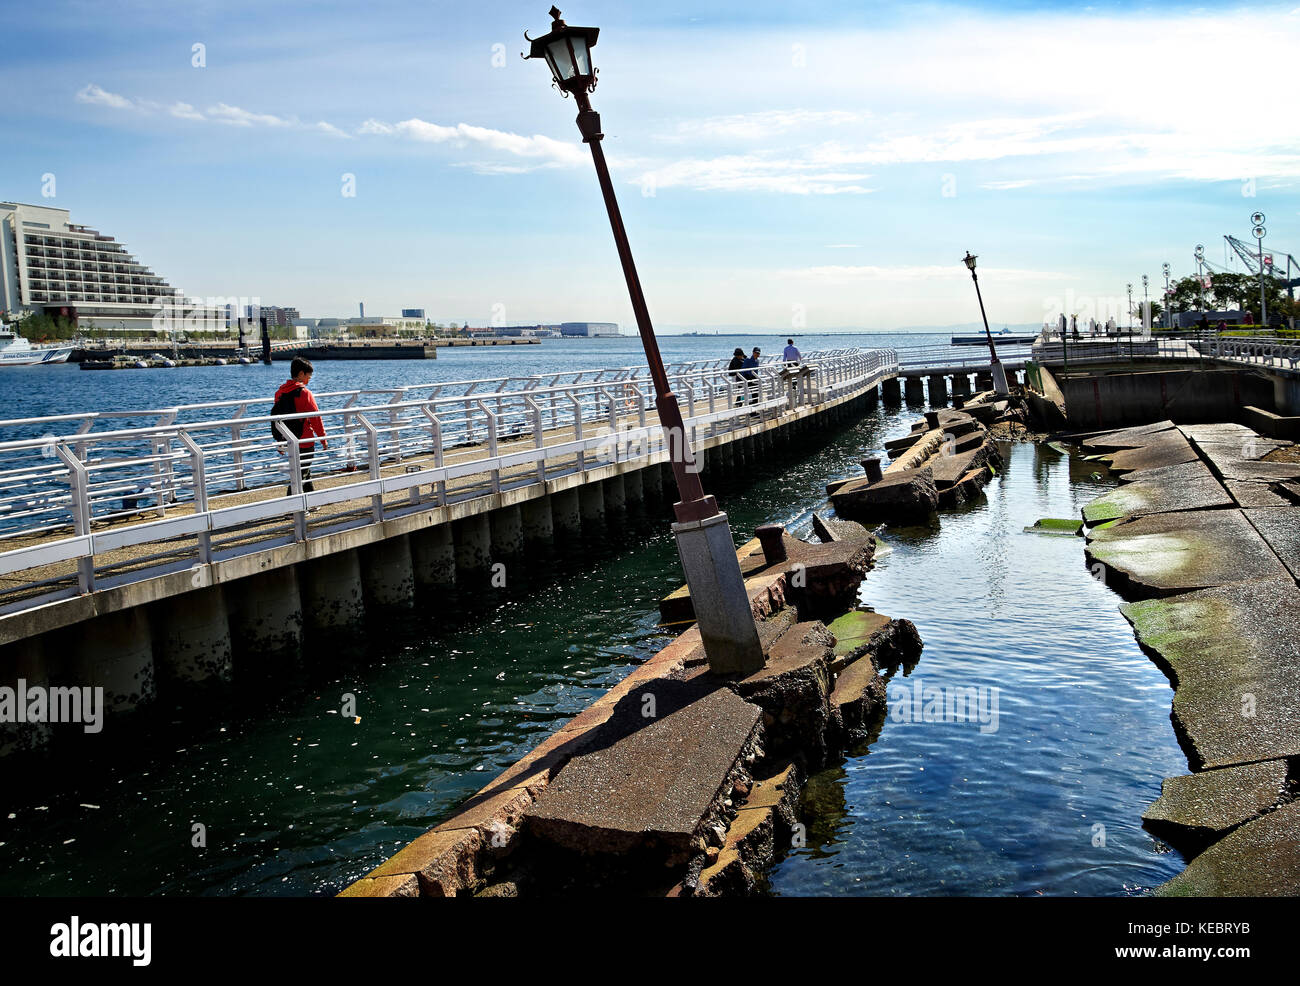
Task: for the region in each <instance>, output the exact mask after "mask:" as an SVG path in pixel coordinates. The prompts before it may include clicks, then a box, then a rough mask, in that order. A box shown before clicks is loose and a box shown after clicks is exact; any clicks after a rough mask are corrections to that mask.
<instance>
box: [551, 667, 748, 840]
mask: <svg viewBox="0 0 1300 986" xmlns="http://www.w3.org/2000/svg"><path fill="white" fill-rule="evenodd" d="M761 719H762V710H761V709H759V708H758V706H756V705H753V704H751V703H749V702H746V701H745V700H744V699H742V698H740V697H739V696H738V695H737V694H736V693H735V692H733V691H732V690H731V689H729V688H727V687H726V685H724V684H722V683H721V682H719V681H718V680H717V679H714V678H711V677H709V676H707V675H697V676H695V677H694V678H693V679H687V680H671V679H661V680H659V681H651V682H647V683H646V684H644V685H642V686H641V687H639V688H636V689H634V690H633V691H631V692H630V693H629V694H628V695H627V696H626V697H624V698H623V699H622V700H621V701H620V702H619V703H618V706H617V707H616V708H615V710H614V713H613V715H612V716H610V718H609V719H608V720H607V721H606V722H605V723H604V724H603V725H602V726H601V727H600V728H599V729H597V730H596V731H595V733H594V734H593V735H592V737H591V742H590V745H589V746H588V748H587V750H586V751H585V752H583V753H581V754H579V755H578V756H575V757H574V758H573V759H572V760H570V761H569V763H568V764H566V765H565V766H564V768H563V769H562V770H561V771H560V772H559V774H558V775H557V776H556V777H555V778H554V780H552V781H551V783H550V784H549V785H547V787H546V789H545V791H543V793H542V796H541V797H540V798H539V799H538V801H537V802H536V803H535V804H533V805H532V807H530V808H529V809H528V811H527V812H526V813H525V819H526V824H527V825H528V828H529V830H530V831H531V832H532V833H533V834H534V835H536V836H537V837H538V838H540V839H543V840H545V841H546V842H549V843H551V844H553V845H556V846H559V847H561V848H563V849H567V850H571V851H574V852H580V853H585V854H591V853H619V854H623V853H630V852H633V851H653V852H657V853H660V854H662V855H663V856H664V857H665V863H668V862H670V861H671V862H685V860H686V858H687V857H688V856H689V854H690V851H691V848H692V843H693V842H694V841H695V840H696V839H697V838H703V837H704V832H705V829H706V828H707V827H709V826H710V825H711V824H712V823H713V822H715V821H716V820H717V819H718V817H719V815H720V811H721V808H722V804H721V802H722V800H723V799H724V798H725V797H726V795H727V794H728V793H729V792H730V790H731V785H730V781H729V779H730V778H731V777H732V776H733V774H735V775H739V774H740V773H741V772H742V771H743V769H744V766H745V758H746V756H747V755H748V756H749V759H750V760H751V761H752V759H753V747H754V746H755V743H756V739H757V737H756V732H757V729H758V726H759V723H760V721H761Z"/></svg>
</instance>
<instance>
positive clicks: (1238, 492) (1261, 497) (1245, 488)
mask: <svg viewBox="0 0 1300 986" xmlns="http://www.w3.org/2000/svg"><path fill="white" fill-rule="evenodd" d="M1276 485H1278V484H1274V483H1252V482H1248V481H1245V480H1240V479H1228V480H1224V483H1223V486H1224V488H1225V489H1226V490H1227V491H1228V495H1229V496H1231V497H1232V499H1233V500H1235V501H1236V503H1237V506H1239V507H1289V506H1292V505H1293V504H1294V502H1295V501H1293V500H1292V499H1291V498H1290V497H1286V496H1283V495H1282V494H1281V493H1278V492H1277V490H1276V489H1275V486H1276Z"/></svg>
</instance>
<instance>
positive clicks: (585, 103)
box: [524, 7, 765, 674]
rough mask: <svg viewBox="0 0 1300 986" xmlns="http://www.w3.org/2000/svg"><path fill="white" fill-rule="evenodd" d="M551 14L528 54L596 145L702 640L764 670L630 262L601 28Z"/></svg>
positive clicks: (711, 654)
mask: <svg viewBox="0 0 1300 986" xmlns="http://www.w3.org/2000/svg"><path fill="white" fill-rule="evenodd" d="M550 15H551V29H550V31H549V32H547V33H546V34H544V35H542V37H540V38H537V39H536V40H534V39H533V38H529V37H528V33H527V32H526V31H525V32H524V37H525V38H526V39H527V40H528V41H529V42H531V44H532V48H531V50H530V51H529V53H528V54H527V55H524V57H525V58H543V59H545V60H546V64H547V66H548V67H549V68H550V70H551V78H552V81H553V83H554V84H555V86H556V88H558V89H559V90H560V93H561V95H563V96H565V97H566V98H567V97H568V96H570V95H572V96H573V98H574V101H575V102H576V103H577V105H578V117H577V124H578V132H579V133H581V134H582V140H583V143H585V144H587V145H588V146H590V147H591V158H592V162H593V163H594V164H595V166H596V178H597V180H598V181H599V182H600V190H601V194H602V195H603V196H604V199H605V210H606V211H607V212H608V213H609V224H610V226H611V228H612V229H613V233H614V245H615V247H616V248H617V250H618V258H619V261H620V263H621V264H622V266H623V277H624V279H625V280H626V281H627V290H628V295H629V297H630V299H631V302H632V312H633V314H634V315H635V317H636V326H637V331H638V332H639V333H640V335H641V345H642V346H643V347H644V349H645V355H646V362H647V363H648V364H649V366H650V378H651V380H652V381H653V383H654V388H655V408H656V410H657V411H658V412H659V424H660V426H661V427H662V428H663V431H664V436H665V439H666V441H667V445H668V454H669V459H670V460H671V462H672V468H673V476H674V477H675V478H676V480H677V491H678V494H679V495H680V497H681V499H680V500H679V501H678V502H677V503H675V504H673V511H674V513H675V514H676V517H677V522H676V523H675V524H673V534H674V536H675V537H676V539H677V552H678V555H679V556H680V557H681V561H682V569H683V570H684V572H685V573H686V584H687V586H688V587H689V589H690V592H691V599H692V600H693V601H694V604H695V619H696V623H697V624H698V625H699V628H700V637H701V638H702V640H703V642H704V652H705V655H706V656H707V657H708V660H709V667H710V669H711V670H713V671H715V672H717V673H720V674H726V673H735V672H749V671H756V670H758V669H759V668H761V667H763V665H764V663H765V658H764V656H763V648H762V645H761V644H760V643H759V639H758V630H757V628H756V627H755V625H754V616H753V610H752V607H751V603H750V601H749V596H748V593H747V592H746V590H745V580H744V577H743V576H742V575H741V572H740V563H739V562H738V561H737V560H736V547H735V542H734V541H733V540H732V537H731V528H730V526H729V525H728V523H727V515H726V514H725V513H723V512H722V511H720V510H719V509H718V503H717V501H716V500H715V499H714V498H713V497H711V496H707V495H706V494H705V492H704V487H703V485H702V484H701V482H700V464H699V463H698V462H697V461H696V459H695V455H694V453H693V451H692V449H691V445H690V437H689V435H688V434H687V431H686V427H685V424H684V423H683V421H682V413H681V409H680V408H679V407H678V405H677V397H676V395H674V394H673V392H672V388H671V387H670V385H669V383H668V374H667V372H666V371H665V369H664V362H663V357H662V356H660V354H659V342H658V340H657V339H656V338H655V332H654V326H653V325H652V324H651V322H650V311H649V309H648V308H647V307H646V301H645V295H644V294H643V293H642V291H641V280H640V278H639V277H638V276H637V272H636V265H635V263H634V262H633V260H632V248H631V246H630V245H629V244H628V239H627V230H626V229H624V227H623V217H622V214H621V213H620V212H619V208H618V200H617V199H616V198H615V196H614V183H613V181H612V180H611V178H610V175H609V165H608V164H607V163H606V162H605V152H604V151H603V150H602V149H601V144H600V142H601V140H603V139H604V136H605V135H604V134H603V133H601V130H600V114H599V113H597V112H596V111H595V110H594V109H592V107H591V100H590V99H589V98H588V93H591V92H594V91H595V89H596V74H597V69H596V67H595V66H594V65H593V64H592V61H591V49H592V48H593V47H594V46H595V44H596V38H597V37H598V36H599V34H600V28H597V27H570V26H569V25H568V24H566V23H565V22H564V21H563V20H561V18H560V11H559V9H558V8H556V7H552V8H551V9H550Z"/></svg>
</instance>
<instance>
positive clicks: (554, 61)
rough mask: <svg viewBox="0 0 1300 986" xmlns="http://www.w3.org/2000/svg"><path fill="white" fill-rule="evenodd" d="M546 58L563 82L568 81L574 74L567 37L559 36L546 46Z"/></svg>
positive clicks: (556, 75)
mask: <svg viewBox="0 0 1300 986" xmlns="http://www.w3.org/2000/svg"><path fill="white" fill-rule="evenodd" d="M546 60H547V62H549V63H550V66H551V71H552V72H554V73H555V77H556V78H557V79H559V80H560V81H561V82H567V81H569V80H570V79H572V78H573V76H574V74H575V73H574V70H573V59H572V58H570V57H569V42H568V39H567V38H557V39H556V40H554V41H552V42H551V43H550V44H548V45H547V46H546Z"/></svg>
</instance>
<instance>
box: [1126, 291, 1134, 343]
mask: <svg viewBox="0 0 1300 986" xmlns="http://www.w3.org/2000/svg"><path fill="white" fill-rule="evenodd" d="M1127 287H1128V334H1129V335H1132V334H1133V285H1132V284H1129V285H1128V286H1127Z"/></svg>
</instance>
